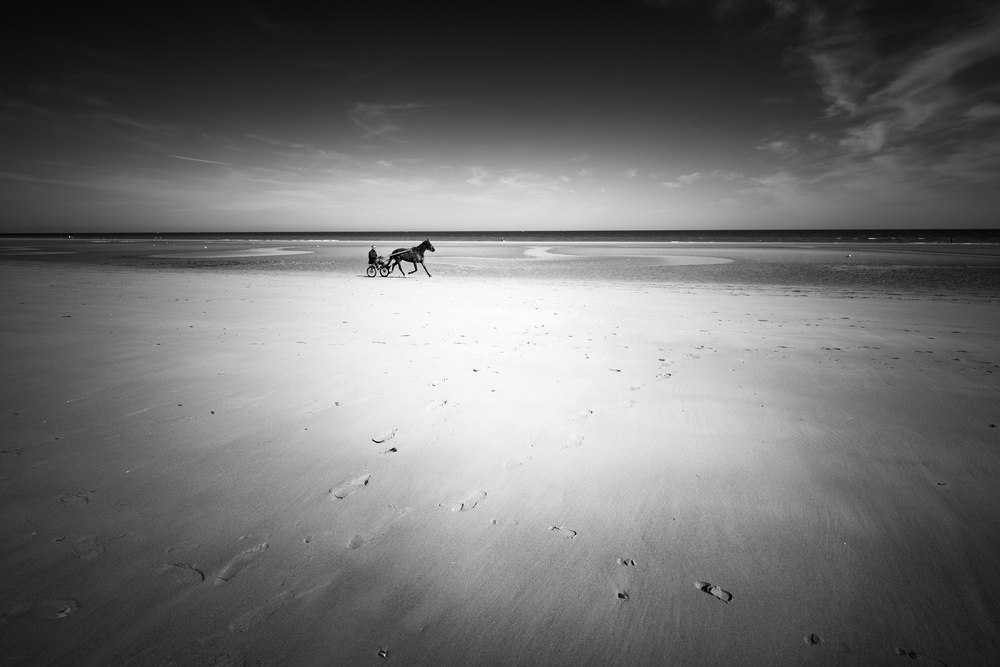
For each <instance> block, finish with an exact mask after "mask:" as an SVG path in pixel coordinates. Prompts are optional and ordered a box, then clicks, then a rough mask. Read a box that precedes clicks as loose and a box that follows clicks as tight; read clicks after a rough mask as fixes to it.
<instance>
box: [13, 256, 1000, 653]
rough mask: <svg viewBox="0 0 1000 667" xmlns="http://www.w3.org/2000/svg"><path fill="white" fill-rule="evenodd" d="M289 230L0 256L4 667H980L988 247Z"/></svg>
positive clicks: (994, 494)
mask: <svg viewBox="0 0 1000 667" xmlns="http://www.w3.org/2000/svg"><path fill="white" fill-rule="evenodd" d="M8 245H9V244H8ZM124 245H125V244H122V246H124ZM19 247H34V248H37V249H39V250H41V251H46V250H50V251H52V250H53V248H52V247H50V246H47V245H46V244H35V245H33V244H31V243H21V244H19ZM280 247H284V248H289V249H297V248H296V247H293V246H292V245H290V244H282V245H281V246H280ZM298 249H301V248H298ZM197 250H198V249H196V248H190V247H185V248H183V249H182V251H183V252H191V251H195V252H197ZM201 250H202V251H205V252H210V253H213V254H219V251H220V249H219V248H201ZM227 250H239V248H232V247H230V248H227ZM316 250H318V252H313V253H312V254H310V255H275V256H270V257H268V256H262V255H261V254H260V253H259V252H258V253H255V256H251V257H243V258H239V259H237V260H235V261H220V260H219V259H217V258H215V259H209V258H205V259H203V260H199V259H195V260H188V259H177V258H173V259H157V258H153V257H151V255H154V254H168V253H164V249H163V248H162V247H160V248H152V247H148V248H147V247H145V246H141V245H135V244H129V245H128V247H112V246H107V247H106V248H105V247H102V248H101V249H100V250H99V251H89V250H88V248H86V247H84V249H83V250H82V251H80V250H78V249H76V247H75V246H68V245H63V246H60V248H59V251H61V252H68V253H73V254H66V255H16V256H14V255H8V256H6V257H2V258H0V307H2V309H3V312H4V313H5V316H4V319H3V324H2V327H3V340H4V347H3V364H2V367H3V369H4V370H3V377H4V380H5V382H4V383H3V385H2V387H3V388H2V392H3V394H2V396H3V405H4V408H3V412H2V414H0V423H2V425H3V442H2V451H0V462H2V469H0V518H2V522H3V523H2V525H3V526H4V530H3V534H2V539H3V543H2V544H3V546H2V549H0V559H2V560H0V566H2V567H3V571H4V572H5V573H6V576H5V577H4V580H3V584H2V588H0V614H2V616H0V625H2V626H3V629H2V634H0V654H2V655H3V656H4V658H3V660H4V664H32V665H35V664H66V663H67V662H73V663H74V664H85V665H86V664H90V665H104V664H137V665H144V664H157V665H160V664H234V665H239V664H248V665H252V664H277V663H280V664H358V665H364V664H402V665H440V664H448V665H474V664H523V665H536V664H537V665H542V664H545V665H553V664H555V665H579V664H593V665H607V664H620V665H635V664H649V665H654V664H679V665H682V664H691V665H696V664H734V663H739V664H753V665H777V664H796V665H869V664H894V663H895V662H903V661H907V660H910V659H914V658H916V659H919V660H920V661H921V664H931V665H933V664H947V665H952V666H954V665H968V664H991V663H993V662H997V661H998V660H1000V644H998V639H997V638H998V636H1000V628H998V621H997V619H998V618H1000V601H998V600H997V598H996V596H995V595H993V594H992V591H994V590H1000V573H998V572H997V570H996V568H995V554H996V553H997V551H998V549H1000V483H998V482H997V481H996V480H997V479H998V473H1000V428H998V427H997V426H998V424H1000V408H998V407H997V405H998V404H997V401H996V396H997V395H998V394H1000V342H998V338H1000V334H998V333H997V332H998V331H1000V308H998V303H1000V291H997V290H995V288H994V287H993V286H992V283H991V282H990V281H991V280H995V279H996V275H995V274H996V270H997V268H996V267H997V265H996V264H995V262H996V261H997V260H996V257H995V256H993V255H992V254H991V253H990V252H989V248H986V249H985V250H984V249H979V250H975V249H963V252H960V253H956V252H954V251H952V252H943V251H938V250H930V251H926V252H917V253H905V252H893V251H892V250H891V249H883V250H880V251H873V250H864V249H862V250H860V251H858V250H855V249H848V250H845V249H843V248H829V247H827V248H801V247H793V248H780V247H770V246H769V247H753V248H743V247H727V248H721V247H719V246H715V245H713V247H712V248H702V247H692V248H681V249H675V248H670V249H662V248H650V247H645V248H644V247H629V248H609V247H593V246H580V245H574V246H539V245H537V244H536V245H532V246H525V247H516V246H511V245H501V244H495V245H488V244H483V245H481V246H463V247H452V246H450V245H444V244H439V245H438V247H437V252H435V253H434V254H433V255H431V254H429V255H428V258H427V265H428V268H429V270H430V272H431V273H432V274H433V276H434V277H433V278H428V277H427V276H426V275H425V274H424V272H423V271H420V272H418V273H415V274H413V275H410V276H408V277H407V278H405V279H404V278H402V277H401V276H400V275H399V274H398V273H397V274H396V275H394V276H392V277H390V278H372V279H369V278H366V277H364V276H363V274H362V271H363V269H364V266H365V264H364V259H363V257H364V254H365V251H366V250H367V246H366V245H348V246H334V245H330V246H326V247H321V248H317V249H316ZM529 250H535V251H538V250H541V251H542V254H539V253H538V252H536V253H535V254H534V255H531V254H528V253H527V252H526V251H529ZM35 252H37V250H36V251H35ZM88 252H89V254H88ZM168 252H169V253H170V254H172V253H175V252H178V250H177V246H176V244H175V246H174V247H173V248H171V250H170V251H168ZM848 254H850V255H852V257H850V258H848V257H847V256H846V255H848ZM81 255H85V256H81ZM553 255H554V256H555V257H553ZM667 256H670V257H677V256H685V257H694V256H703V257H718V258H721V259H728V260H732V261H730V262H726V263H714V264H671V263H669V262H667V261H664V259H663V258H664V257H667ZM357 258H361V259H360V261H358V259H357ZM192 261H193V262H200V263H199V264H197V265H192V264H191V262H192ZM840 266H844V267H848V268H835V267H840ZM859 267H861V268H859ZM887 267H888V268H887ZM845 276H847V277H845ZM908 276H909V277H910V278H912V279H913V280H912V281H911V283H907V282H906V280H905V279H906V278H907V277H908ZM827 279H829V281H827ZM887 282H889V283H891V286H890V287H888V288H887V287H886V284H887Z"/></svg>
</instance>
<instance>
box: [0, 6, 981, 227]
mask: <svg viewBox="0 0 1000 667" xmlns="http://www.w3.org/2000/svg"><path fill="white" fill-rule="evenodd" d="M102 4H107V5H115V4H116V3H46V2H31V3H28V2H3V3H0V24H2V25H3V27H2V28H0V37H2V39H0V42H2V43H0V50H2V53H0V55H2V59H0V232H4V233H26V232H27V233H30V232H45V233H73V232H80V233H83V232H198V231H200V232H213V231H214V232H237V231H287V232H291V231H366V230H377V231H404V230H405V231H409V230H437V231H446V230H456V231H462V230H522V229H524V230H527V229H532V230H556V229H558V230H563V229H636V230H645V229H666V230H669V229H678V230H698V229H811V228H820V229H865V228H870V229H894V228H895V229H900V228H996V227H998V226H1000V3H997V2H995V0H940V1H937V2H927V1H922V0H607V1H604V2H597V1H587V0H574V1H556V0H551V1H550V0H533V1H532V2H519V1H516V0H511V1H508V2H495V3H489V2H468V1H467V2H463V3H454V2H419V1H418V0H411V1H409V2H393V1H388V0H387V1H383V2H357V3H329V4H330V6H329V7H327V8H325V9H320V10H317V9H315V8H311V9H310V8H306V6H305V5H302V6H299V5H297V3H294V2H281V3H264V2H257V3H253V2H245V3H229V2H208V3H201V4H198V5H195V4H191V5H187V4H185V3H169V4H166V5H162V6H159V5H136V6H135V8H134V9H132V10H130V11H124V12H123V11H112V9H113V7H102ZM64 5H69V7H66V6H64Z"/></svg>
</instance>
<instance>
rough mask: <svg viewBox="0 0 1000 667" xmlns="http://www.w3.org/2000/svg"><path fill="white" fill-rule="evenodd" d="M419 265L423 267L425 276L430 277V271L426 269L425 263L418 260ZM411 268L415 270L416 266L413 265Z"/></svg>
mask: <svg viewBox="0 0 1000 667" xmlns="http://www.w3.org/2000/svg"><path fill="white" fill-rule="evenodd" d="M420 266H422V267H424V273H426V274H427V277H428V278H430V277H431V272H430V271H428V270H427V265H426V264H424V263H423V262H420ZM413 270H414V271H416V270H417V268H416V267H413Z"/></svg>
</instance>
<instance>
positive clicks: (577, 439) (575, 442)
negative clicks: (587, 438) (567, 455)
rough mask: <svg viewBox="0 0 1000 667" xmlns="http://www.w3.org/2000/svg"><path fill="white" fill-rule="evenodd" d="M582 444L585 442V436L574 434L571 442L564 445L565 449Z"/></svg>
mask: <svg viewBox="0 0 1000 667" xmlns="http://www.w3.org/2000/svg"><path fill="white" fill-rule="evenodd" d="M582 444H583V436H582V435H574V436H573V437H572V438H570V439H569V442H567V443H566V444H565V445H563V449H577V448H579V447H580V446H581V445H582Z"/></svg>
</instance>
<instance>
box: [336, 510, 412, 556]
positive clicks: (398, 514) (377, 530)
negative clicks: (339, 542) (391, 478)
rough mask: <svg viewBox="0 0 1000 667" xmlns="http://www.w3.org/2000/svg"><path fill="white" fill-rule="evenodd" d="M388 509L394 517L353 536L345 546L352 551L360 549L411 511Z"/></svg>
mask: <svg viewBox="0 0 1000 667" xmlns="http://www.w3.org/2000/svg"><path fill="white" fill-rule="evenodd" d="M388 509H390V510H392V512H393V513H394V514H395V516H393V517H392V518H391V519H389V520H388V521H386V522H385V523H383V524H380V525H377V526H375V527H374V528H372V529H371V530H370V531H368V532H367V533H364V534H361V533H359V534H357V535H355V536H354V537H352V538H351V539H349V540H348V541H347V544H346V545H345V546H346V547H347V548H348V549H350V550H352V551H353V550H354V549H360V548H361V547H363V546H365V545H366V544H370V543H371V542H373V541H375V540H376V539H377V538H379V537H381V536H382V535H385V534H386V533H387V532H389V528H390V527H391V526H392V524H393V523H395V522H396V521H397V520H399V519H401V518H402V517H404V516H406V515H407V514H409V513H410V512H412V511H413V508H412V507H404V508H402V509H400V508H399V507H396V506H395V505H389V508H388Z"/></svg>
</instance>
